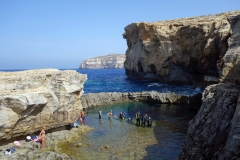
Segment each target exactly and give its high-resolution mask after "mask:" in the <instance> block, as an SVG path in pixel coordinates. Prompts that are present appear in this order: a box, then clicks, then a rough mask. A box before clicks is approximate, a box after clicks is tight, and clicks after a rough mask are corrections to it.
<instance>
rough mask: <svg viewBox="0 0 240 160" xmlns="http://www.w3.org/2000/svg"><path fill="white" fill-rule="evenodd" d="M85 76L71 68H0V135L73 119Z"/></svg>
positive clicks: (60, 124)
mask: <svg viewBox="0 0 240 160" xmlns="http://www.w3.org/2000/svg"><path fill="white" fill-rule="evenodd" d="M86 79H87V76H86V75H83V74H79V73H78V72H76V71H73V70H65V71H60V70H57V69H41V70H26V71H19V72H0V116H1V119H0V139H9V138H12V137H17V136H20V135H27V134H29V133H33V132H36V131H38V130H39V129H41V128H42V126H46V127H47V129H49V128H55V127H59V126H64V125H67V124H69V123H71V122H73V121H75V120H76V119H77V118H78V116H79V112H80V110H81V109H82V105H81V102H80V99H79V98H80V96H81V95H82V93H83V84H84V82H85V81H86Z"/></svg>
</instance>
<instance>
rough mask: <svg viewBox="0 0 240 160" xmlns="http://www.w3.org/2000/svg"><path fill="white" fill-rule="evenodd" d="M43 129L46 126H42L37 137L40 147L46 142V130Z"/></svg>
mask: <svg viewBox="0 0 240 160" xmlns="http://www.w3.org/2000/svg"><path fill="white" fill-rule="evenodd" d="M45 130H46V127H45V126H43V128H42V130H41V132H40V133H39V139H40V140H41V149H44V147H45V143H46V136H45V134H46V132H45Z"/></svg>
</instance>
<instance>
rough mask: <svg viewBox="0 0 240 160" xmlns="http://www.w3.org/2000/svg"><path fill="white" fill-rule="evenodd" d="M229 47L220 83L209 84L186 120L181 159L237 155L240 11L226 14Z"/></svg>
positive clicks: (239, 149) (239, 154)
mask: <svg viewBox="0 0 240 160" xmlns="http://www.w3.org/2000/svg"><path fill="white" fill-rule="evenodd" d="M228 20H229V23H230V25H231V37H230V38H229V39H228V43H229V45H228V46H229V49H228V51H227V53H226V54H225V55H224V57H223V58H222V60H221V67H220V68H221V71H220V73H221V75H220V78H221V79H220V81H221V83H219V84H216V85H211V86H208V87H207V88H206V89H205V90H204V92H203V97H202V100H203V103H202V106H201V108H200V110H199V112H198V114H197V115H196V117H195V118H194V119H193V120H192V121H191V122H190V123H189V128H188V132H187V136H186V139H185V142H184V146H183V150H182V152H181V155H180V159H218V160H226V159H239V158H240V130H239V129H240V121H239V120H240V85H239V82H240V81H239V77H240V66H239V65H240V58H239V56H240V36H239V34H240V27H239V26H240V15H238V16H233V17H229V18H228Z"/></svg>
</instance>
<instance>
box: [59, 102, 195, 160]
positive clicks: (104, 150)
mask: <svg viewBox="0 0 240 160" xmlns="http://www.w3.org/2000/svg"><path fill="white" fill-rule="evenodd" d="M188 107H189V106H185V105H166V104H162V105H159V104H158V105H157V104H149V103H141V102H134V103H121V104H114V105H106V106H102V107H101V109H102V110H103V118H102V120H100V121H99V120H98V110H99V109H100V108H94V109H89V110H87V111H86V113H87V116H86V123H87V125H89V126H90V127H92V128H94V130H93V131H92V132H90V133H88V134H87V135H82V137H81V138H80V139H79V141H77V142H74V143H75V144H77V143H81V144H83V146H81V147H76V145H75V144H73V143H69V144H63V145H62V146H61V148H62V152H65V153H67V154H68V155H70V156H71V157H73V158H75V159H85V160H88V159H89V160H94V159H96V160H97V159H119V160H120V159H121V160H122V159H126V160H128V159H129V160H131V159H156V158H159V159H177V158H178V156H179V154H180V151H181V147H182V145H183V141H184V137H185V134H186V131H187V126H188V122H189V121H190V120H191V118H193V116H194V115H195V114H196V111H194V110H191V109H189V108H188ZM110 110H112V111H113V114H119V113H120V112H123V113H124V114H125V116H126V118H128V117H130V118H133V117H134V116H135V113H136V112H137V111H141V113H142V114H143V113H144V114H145V113H147V114H148V115H149V116H151V117H152V119H153V126H152V128H147V127H137V126H136V125H135V123H134V122H127V120H124V121H121V120H119V119H111V120H109V119H108V118H107V113H108V112H109V111H110ZM86 144H87V145H86Z"/></svg>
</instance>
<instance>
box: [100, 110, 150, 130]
mask: <svg viewBox="0 0 240 160" xmlns="http://www.w3.org/2000/svg"><path fill="white" fill-rule="evenodd" d="M98 115H99V116H98V117H99V120H100V119H102V110H99V112H98ZM107 116H108V119H111V118H112V117H114V118H117V115H116V114H114V115H113V113H112V110H110V111H109V112H108V113H107ZM119 119H120V120H124V119H125V115H124V114H123V113H122V112H121V113H120V114H119ZM135 120H136V125H137V126H143V127H152V119H151V117H149V116H148V115H147V114H144V115H143V116H142V115H141V114H140V111H138V112H137V113H136V114H135ZM127 121H128V122H133V118H128V119H127Z"/></svg>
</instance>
